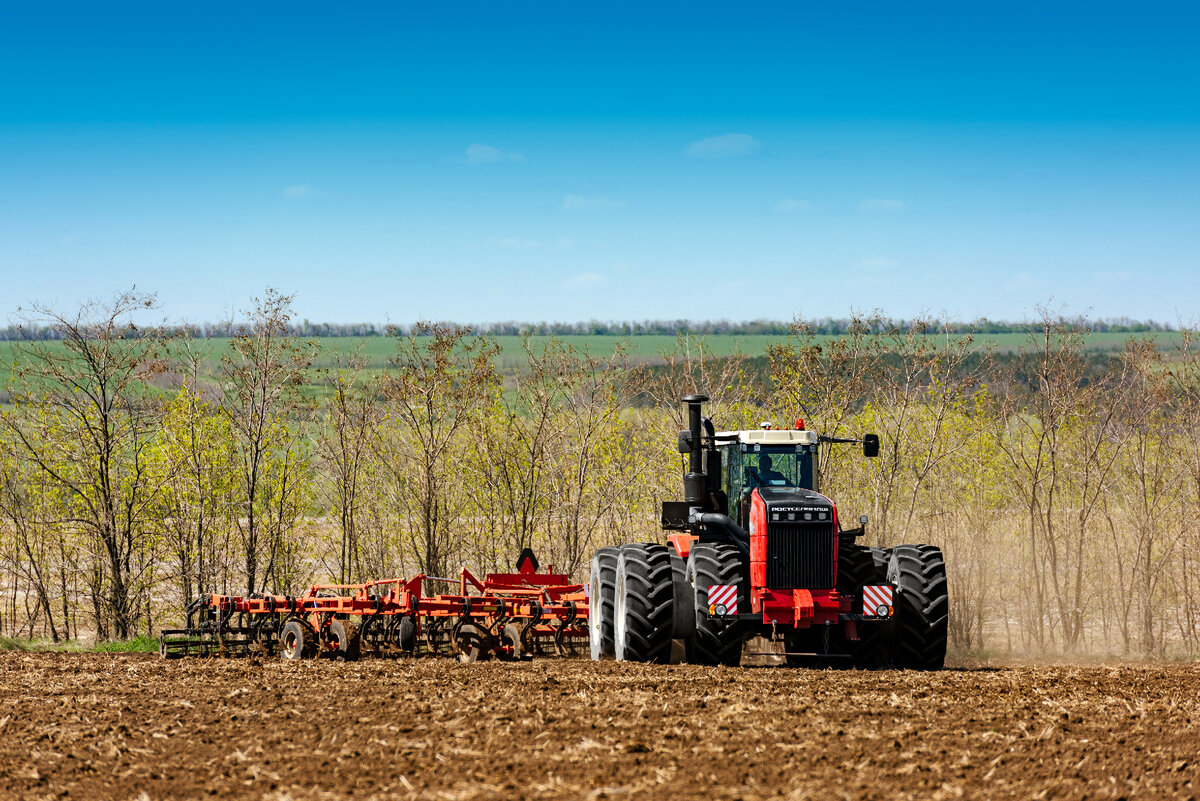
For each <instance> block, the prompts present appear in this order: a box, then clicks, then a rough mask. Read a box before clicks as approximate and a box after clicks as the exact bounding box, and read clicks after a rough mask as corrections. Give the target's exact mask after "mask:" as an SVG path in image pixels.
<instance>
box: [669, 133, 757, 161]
mask: <svg viewBox="0 0 1200 801" xmlns="http://www.w3.org/2000/svg"><path fill="white" fill-rule="evenodd" d="M761 150H762V142H760V141H758V140H757V139H755V138H754V137H753V136H748V135H746V134H741V133H731V134H725V135H724V136H713V137H711V138H709V139H701V140H700V141H699V142H692V143H691V144H690V145H688V148H687V151H686V153H687V155H689V156H691V157H692V158H694V159H731V158H738V157H740V156H753V155H754V154H756V153H758V152H759V151H761Z"/></svg>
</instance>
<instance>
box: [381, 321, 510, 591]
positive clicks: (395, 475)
mask: <svg viewBox="0 0 1200 801" xmlns="http://www.w3.org/2000/svg"><path fill="white" fill-rule="evenodd" d="M497 352H498V348H497V347H496V345H495V343H494V342H492V341H491V340H489V339H486V338H483V337H473V336H471V335H470V331H469V330H468V329H466V328H462V327H458V326H449V325H440V324H432V323H419V324H417V325H416V326H415V327H414V330H413V333H412V334H411V335H410V336H400V337H397V339H396V355H395V356H394V357H392V359H391V362H390V365H391V368H392V369H391V370H390V371H389V373H388V374H387V376H386V377H385V379H384V383H383V393H384V397H385V398H386V401H387V408H386V419H385V428H384V431H385V432H386V434H385V436H383V437H381V441H380V442H379V443H378V445H379V447H380V449H381V456H382V458H383V461H384V464H385V465H386V468H387V470H388V471H389V473H390V474H391V476H392V479H393V484H394V487H395V488H396V490H397V494H396V501H397V502H398V503H399V504H401V505H402V507H403V508H405V509H406V512H407V518H408V519H407V520H406V521H405V523H404V525H405V527H406V528H407V529H408V532H409V539H410V544H411V546H412V549H413V551H414V555H415V556H416V560H417V563H418V565H419V566H420V568H421V570H423V571H424V572H426V573H427V574H431V575H442V574H444V573H445V572H446V570H447V568H448V567H449V560H450V557H451V554H452V553H453V552H454V531H453V524H454V521H455V519H456V518H457V516H458V514H459V511H460V506H459V505H458V504H457V503H456V502H455V498H456V496H457V494H456V492H455V489H456V488H461V484H462V478H461V475H462V470H461V467H460V466H459V462H458V458H459V457H460V455H461V454H460V453H458V452H456V450H455V447H456V444H457V439H458V435H459V433H460V432H461V431H463V430H464V429H465V428H466V427H467V425H468V423H469V421H470V419H471V417H472V416H473V415H475V414H478V413H479V412H480V410H481V409H482V408H484V406H485V405H486V404H487V403H488V399H489V397H490V396H491V392H492V387H494V385H495V382H496V380H497V377H496V372H495V367H494V363H493V362H494V357H495V355H496V353H497Z"/></svg>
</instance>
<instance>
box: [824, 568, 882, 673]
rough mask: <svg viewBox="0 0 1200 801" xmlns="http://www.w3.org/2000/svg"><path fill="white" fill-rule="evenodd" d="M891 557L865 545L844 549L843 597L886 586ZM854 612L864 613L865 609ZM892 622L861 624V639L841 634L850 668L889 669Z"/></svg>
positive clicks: (839, 577) (840, 581) (839, 585)
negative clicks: (889, 641) (866, 588)
mask: <svg viewBox="0 0 1200 801" xmlns="http://www.w3.org/2000/svg"><path fill="white" fill-rule="evenodd" d="M888 558H889V554H888V552H887V551H885V550H884V549H883V548H866V547H864V546H862V545H842V546H841V547H840V548H839V549H838V567H837V590H838V593H840V594H843V595H853V596H855V597H856V598H859V597H861V594H862V588H863V587H866V586H868V585H872V584H886V583H887V581H888V577H887V564H888ZM855 603H856V608H854V609H851V610H850V611H851V612H855V613H857V612H861V611H862V609H861V608H857V605H858V603H859V602H858V601H856V602H855ZM891 625H892V621H890V620H887V619H886V618H885V619H882V620H879V621H878V622H876V621H866V620H860V621H858V624H857V626H856V629H857V630H858V639H857V640H851V639H849V638H847V637H846V635H845V633H844V631H843V632H841V633H840V637H839V639H840V640H841V643H840V645H841V647H842V648H844V649H845V651H846V653H847V654H849V656H850V666H851V667H855V668H863V669H867V670H871V669H875V668H881V667H885V666H887V665H888V664H889V662H890V661H891V653H890V649H889V647H888V644H889V643H888V637H887V636H886V635H887V634H888V633H889V632H890V627H891Z"/></svg>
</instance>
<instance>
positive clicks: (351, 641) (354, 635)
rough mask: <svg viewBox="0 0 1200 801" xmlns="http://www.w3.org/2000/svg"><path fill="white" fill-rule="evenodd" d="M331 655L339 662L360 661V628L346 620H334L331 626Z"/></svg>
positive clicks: (329, 633)
mask: <svg viewBox="0 0 1200 801" xmlns="http://www.w3.org/2000/svg"><path fill="white" fill-rule="evenodd" d="M328 637H329V655H330V656H331V657H332V658H333V659H335V660H337V661H338V662H345V661H351V662H353V661H354V660H356V659H358V652H359V642H358V627H357V626H355V625H354V624H353V623H350V622H348V621H345V620H334V621H331V622H330V624H329V632H328Z"/></svg>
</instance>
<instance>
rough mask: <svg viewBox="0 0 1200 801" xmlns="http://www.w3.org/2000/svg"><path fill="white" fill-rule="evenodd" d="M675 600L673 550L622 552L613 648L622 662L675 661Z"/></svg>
mask: <svg viewBox="0 0 1200 801" xmlns="http://www.w3.org/2000/svg"><path fill="white" fill-rule="evenodd" d="M674 597H675V589H674V586H673V584H672V582H671V551H670V549H668V548H667V547H666V546H665V545H658V544H656V543H642V544H638V545H626V546H625V547H623V548H621V553H620V556H619V557H618V558H617V575H616V582H615V584H614V585H613V599H614V600H615V602H616V603H615V605H614V610H613V611H614V615H613V618H614V625H613V645H614V651H615V652H616V657H617V659H618V660H620V661H625V662H657V663H660V664H665V663H667V662H669V661H670V660H671V629H672V627H673V624H674V620H675V614H674V612H675V610H674V608H673V607H674V605H675V600H674Z"/></svg>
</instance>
